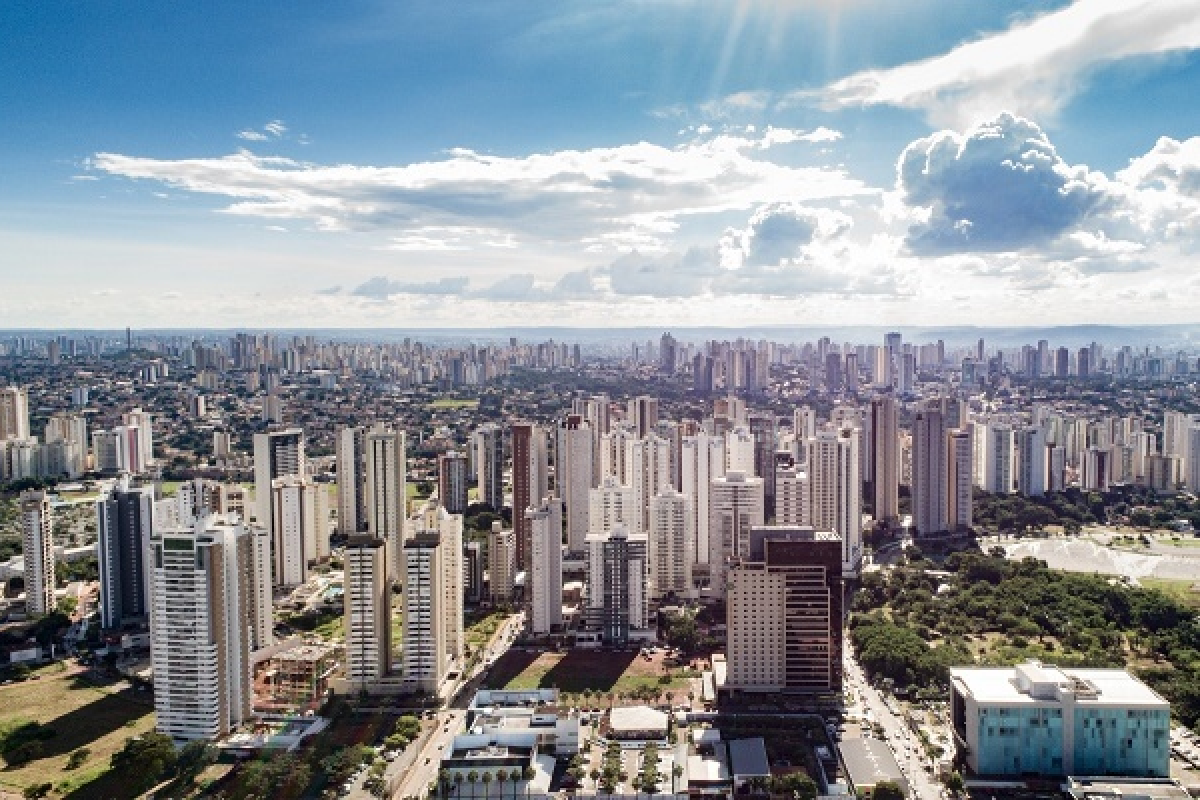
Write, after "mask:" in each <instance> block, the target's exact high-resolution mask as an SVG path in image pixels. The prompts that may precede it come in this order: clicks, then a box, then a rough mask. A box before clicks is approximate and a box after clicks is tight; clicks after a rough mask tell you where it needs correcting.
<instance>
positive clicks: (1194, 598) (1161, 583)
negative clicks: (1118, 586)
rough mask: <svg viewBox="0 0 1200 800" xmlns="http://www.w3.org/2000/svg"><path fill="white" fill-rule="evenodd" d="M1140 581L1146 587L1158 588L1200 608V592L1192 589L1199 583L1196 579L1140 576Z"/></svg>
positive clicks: (1176, 598)
mask: <svg viewBox="0 0 1200 800" xmlns="http://www.w3.org/2000/svg"><path fill="white" fill-rule="evenodd" d="M1138 583H1140V584H1141V585H1142V586H1143V587H1144V588H1146V589H1158V590H1160V591H1162V592H1163V593H1164V594H1168V595H1170V596H1171V597H1172V598H1174V599H1175V600H1178V601H1180V602H1182V603H1186V604H1187V605H1189V606H1191V607H1192V608H1200V592H1198V591H1194V590H1193V589H1192V587H1193V586H1196V585H1197V582H1196V581H1183V580H1170V579H1168V578H1138Z"/></svg>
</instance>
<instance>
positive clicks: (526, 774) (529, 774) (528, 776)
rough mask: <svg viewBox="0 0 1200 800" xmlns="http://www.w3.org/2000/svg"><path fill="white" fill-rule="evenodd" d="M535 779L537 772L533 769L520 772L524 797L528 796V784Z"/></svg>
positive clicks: (527, 768)
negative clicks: (523, 786) (523, 783)
mask: <svg viewBox="0 0 1200 800" xmlns="http://www.w3.org/2000/svg"><path fill="white" fill-rule="evenodd" d="M535 777H537V770H535V769H534V768H533V767H526V768H525V769H523V770H521V778H522V780H524V781H525V796H526V797H528V796H529V782H530V781H532V780H533V779H534V778H535Z"/></svg>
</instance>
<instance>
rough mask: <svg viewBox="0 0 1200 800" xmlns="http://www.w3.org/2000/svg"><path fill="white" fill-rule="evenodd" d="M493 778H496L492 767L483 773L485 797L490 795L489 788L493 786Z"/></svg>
mask: <svg viewBox="0 0 1200 800" xmlns="http://www.w3.org/2000/svg"><path fill="white" fill-rule="evenodd" d="M493 780H495V776H494V775H492V771H491V770H490V769H489V770H486V771H485V772H484V773H483V796H484V797H485V798H486V797H487V796H488V789H489V788H491V784H492V781H493Z"/></svg>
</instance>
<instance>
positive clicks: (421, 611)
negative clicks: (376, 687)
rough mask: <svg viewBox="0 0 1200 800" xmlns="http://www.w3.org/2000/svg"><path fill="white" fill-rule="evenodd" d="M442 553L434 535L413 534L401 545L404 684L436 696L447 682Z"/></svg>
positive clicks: (437, 536)
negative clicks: (402, 564)
mask: <svg viewBox="0 0 1200 800" xmlns="http://www.w3.org/2000/svg"><path fill="white" fill-rule="evenodd" d="M444 555H445V549H444V548H443V547H442V541H441V536H440V535H439V534H437V533H430V532H424V533H420V534H416V535H414V536H413V537H411V538H410V539H408V540H407V541H405V543H404V548H403V558H404V572H403V576H404V577H403V584H404V593H403V595H402V597H403V598H404V639H403V640H402V643H401V644H402V647H403V659H402V664H403V675H404V682H405V683H406V684H409V685H410V686H411V687H412V688H413V689H414V690H417V691H423V692H433V693H436V692H437V691H438V690H439V689H440V688H441V686H442V683H443V682H444V681H445V680H446V674H447V671H448V670H447V668H446V667H447V664H446V621H445V615H446V611H445V604H446V592H445V586H444V585H443V583H442V581H443V579H444V578H445V574H446V570H445V564H444V561H443V556H444Z"/></svg>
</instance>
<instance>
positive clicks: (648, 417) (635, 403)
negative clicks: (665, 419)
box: [629, 395, 658, 439]
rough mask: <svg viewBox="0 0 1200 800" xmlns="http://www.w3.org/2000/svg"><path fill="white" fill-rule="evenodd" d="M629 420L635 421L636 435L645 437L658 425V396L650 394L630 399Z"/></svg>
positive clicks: (640, 437)
mask: <svg viewBox="0 0 1200 800" xmlns="http://www.w3.org/2000/svg"><path fill="white" fill-rule="evenodd" d="M629 420H630V422H632V423H633V432H634V435H635V436H636V437H637V438H639V439H643V438H645V437H646V436H647V435H649V433H650V432H651V431H653V430H654V428H655V426H656V425H658V398H657V397H650V396H649V395H641V396H639V397H633V398H630V400H629Z"/></svg>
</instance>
